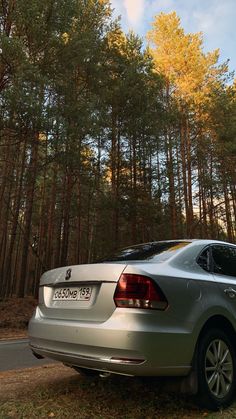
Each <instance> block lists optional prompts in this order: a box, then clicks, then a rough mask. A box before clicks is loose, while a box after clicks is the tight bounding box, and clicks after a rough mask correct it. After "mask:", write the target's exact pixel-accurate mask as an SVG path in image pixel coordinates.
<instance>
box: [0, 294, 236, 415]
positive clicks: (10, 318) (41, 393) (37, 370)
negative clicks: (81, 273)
mask: <svg viewBox="0 0 236 419" xmlns="http://www.w3.org/2000/svg"><path fill="white" fill-rule="evenodd" d="M36 303H37V302H36V300H34V299H32V298H26V299H24V300H22V299H10V300H8V301H5V302H3V301H2V302H0V339H4V338H18V337H26V336H27V325H28V321H29V319H30V317H31V315H32V313H33V310H34V308H35V305H36ZM202 417H207V418H209V419H233V418H235V419H236V403H235V404H234V405H233V407H231V408H229V409H227V410H224V411H219V412H214V413H212V412H208V411H206V410H202V409H200V408H198V407H197V405H196V404H195V400H194V398H193V397H190V396H186V395H182V394H180V393H178V392H176V391H175V392H171V391H170V388H169V387H168V383H167V382H165V380H164V381H163V380H160V379H159V380H158V379H149V380H147V379H146V380H142V379H140V378H130V377H121V376H116V375H113V376H110V377H108V378H106V379H102V378H85V377H82V376H81V375H79V374H78V373H77V372H75V371H74V370H72V369H71V368H68V367H65V366H63V365H62V364H56V365H55V364H48V365H44V366H41V367H34V368H27V369H18V370H15V371H4V372H0V419H8V418H16V419H18V418H22V419H31V418H32V419H34V418H58V419H64V418H71V419H73V418H78V419H95V418H96V419H98V418H100V419H111V418H112V419H113V418H114V419H116V418H122V419H124V418H125V419H134V418H135V419H144V418H145V419H154V418H155V419H157V418H158V419H175V418H176V419H190V418H196V419H198V418H202Z"/></svg>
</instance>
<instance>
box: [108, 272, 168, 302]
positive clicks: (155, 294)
mask: <svg viewBox="0 0 236 419" xmlns="http://www.w3.org/2000/svg"><path fill="white" fill-rule="evenodd" d="M114 301H115V304H116V306H117V307H125V308H145V309H156V310H165V309H166V308H167V307H168V301H167V299H166V297H165V296H164V294H163V292H162V291H161V289H160V287H159V286H158V285H157V284H156V283H155V282H154V281H153V280H152V279H151V278H148V277H147V276H143V275H136V274H122V275H121V276H120V279H119V281H118V284H117V287H116V290H115V294H114Z"/></svg>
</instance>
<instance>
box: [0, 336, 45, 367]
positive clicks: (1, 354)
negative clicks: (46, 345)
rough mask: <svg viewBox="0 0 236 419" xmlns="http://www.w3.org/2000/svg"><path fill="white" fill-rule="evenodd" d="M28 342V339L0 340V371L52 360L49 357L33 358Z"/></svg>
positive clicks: (32, 365)
mask: <svg viewBox="0 0 236 419" xmlns="http://www.w3.org/2000/svg"><path fill="white" fill-rule="evenodd" d="M28 342H29V341H28V339H16V340H10V341H9V340H4V341H0V371H7V370H14V369H18V368H27V367H34V366H40V365H43V364H48V363H52V362H53V361H52V360H49V359H37V358H35V356H34V355H33V354H32V352H31V350H30V348H29V346H28Z"/></svg>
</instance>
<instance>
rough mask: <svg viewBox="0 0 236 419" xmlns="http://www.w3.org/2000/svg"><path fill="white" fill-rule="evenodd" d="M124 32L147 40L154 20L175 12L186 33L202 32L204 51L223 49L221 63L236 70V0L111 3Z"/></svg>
mask: <svg viewBox="0 0 236 419" xmlns="http://www.w3.org/2000/svg"><path fill="white" fill-rule="evenodd" d="M110 1H111V5H112V7H113V8H114V9H115V10H114V15H115V16H118V15H121V24H122V27H123V30H124V31H125V32H128V30H129V29H132V30H134V31H135V32H136V33H138V34H139V35H140V36H142V37H143V38H145V34H146V33H147V31H148V30H149V29H150V28H151V22H152V21H153V20H154V16H155V15H157V14H159V13H160V12H164V13H169V12H170V11H173V10H175V11H176V13H177V15H178V16H179V17H180V19H181V25H182V26H183V28H184V29H185V32H199V31H202V32H203V39H204V50H205V51H212V50H214V49H217V48H220V62H223V61H225V60H227V59H228V58H229V59H230V64H229V68H230V70H236V0H110Z"/></svg>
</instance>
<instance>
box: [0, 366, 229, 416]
mask: <svg viewBox="0 0 236 419" xmlns="http://www.w3.org/2000/svg"><path fill="white" fill-rule="evenodd" d="M0 383H1V389H0V419H7V418H17V419H21V418H22V419H31V418H32V419H33V418H50V417H51V418H58V419H66V418H72V419H73V418H78V419H99V418H101V419H113V418H114V419H116V418H122V419H134V418H135V419H136V418H137V419H154V418H158V419H175V418H176V419H180V418H181V419H190V418H196V419H197V418H203V417H207V418H209V419H220V418H223V419H233V418H235V419H236V404H235V405H234V406H233V407H231V408H229V409H227V410H224V411H223V412H208V411H205V410H202V409H200V408H198V407H197V405H196V404H195V401H194V399H193V398H191V397H187V396H183V395H180V394H178V393H176V394H174V393H169V392H168V391H166V390H165V387H163V385H162V384H160V381H159V380H154V379H152V380H150V381H147V380H145V381H143V380H141V379H138V378H128V377H120V376H111V377H109V378H107V379H100V378H96V379H94V378H93V379H86V378H84V377H81V376H80V375H79V374H77V373H75V372H74V371H73V370H71V369H69V368H66V367H64V366H61V365H59V366H58V365H51V366H47V367H39V368H31V369H27V370H20V371H18V372H16V371H11V372H7V373H1V374H0ZM11 388H12V391H11Z"/></svg>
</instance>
